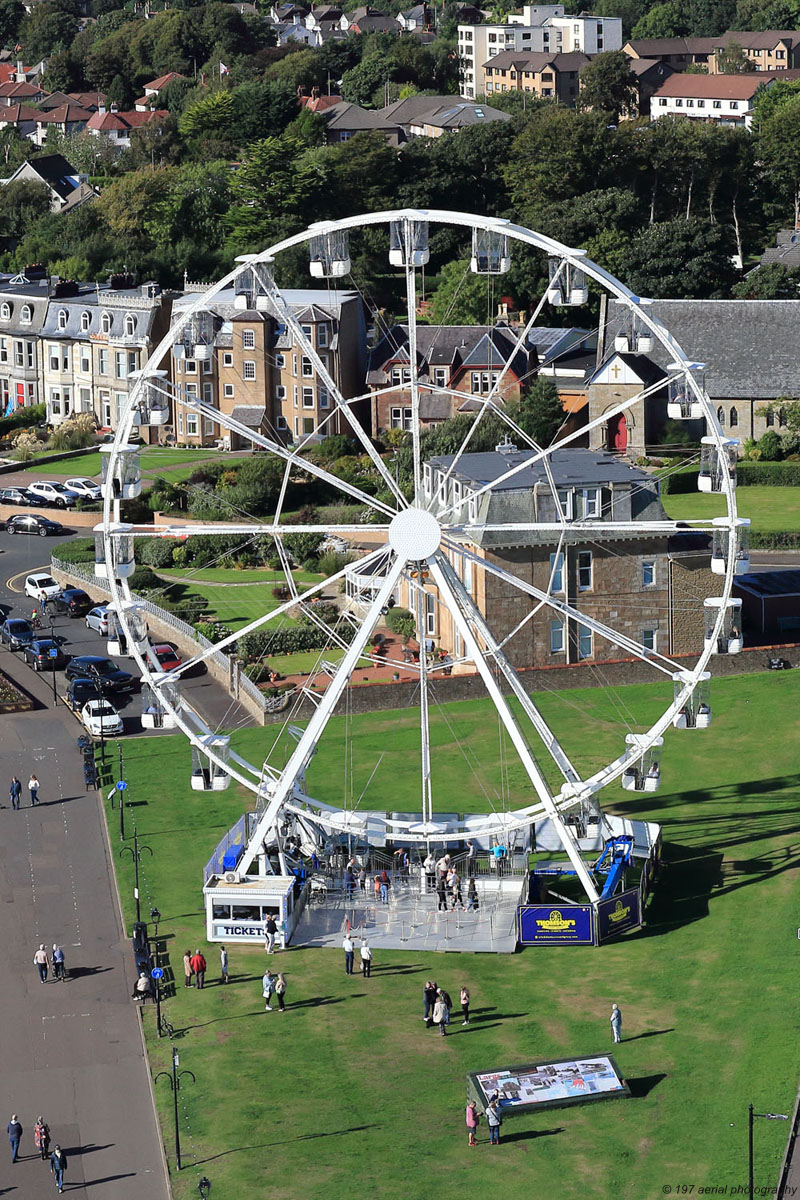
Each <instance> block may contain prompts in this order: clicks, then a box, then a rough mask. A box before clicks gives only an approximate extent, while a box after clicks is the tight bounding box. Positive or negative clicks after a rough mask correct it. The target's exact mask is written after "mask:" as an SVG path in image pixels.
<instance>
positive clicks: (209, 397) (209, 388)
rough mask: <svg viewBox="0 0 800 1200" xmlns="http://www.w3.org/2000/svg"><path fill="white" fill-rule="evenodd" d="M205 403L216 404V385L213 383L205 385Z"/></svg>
mask: <svg viewBox="0 0 800 1200" xmlns="http://www.w3.org/2000/svg"><path fill="white" fill-rule="evenodd" d="M203 403H204V404H213V403H214V385H213V383H204V384H203Z"/></svg>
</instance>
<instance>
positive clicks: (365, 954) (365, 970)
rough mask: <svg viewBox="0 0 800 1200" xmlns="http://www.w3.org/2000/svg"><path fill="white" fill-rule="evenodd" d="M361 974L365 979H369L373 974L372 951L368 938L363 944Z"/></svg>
mask: <svg viewBox="0 0 800 1200" xmlns="http://www.w3.org/2000/svg"><path fill="white" fill-rule="evenodd" d="M361 974H362V975H363V976H364V978H365V979H369V977H370V975H371V974H372V951H371V950H370V948H369V945H368V944H367V939H366V938H364V940H363V942H362V943H361Z"/></svg>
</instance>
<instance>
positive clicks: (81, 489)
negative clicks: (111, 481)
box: [64, 475, 103, 500]
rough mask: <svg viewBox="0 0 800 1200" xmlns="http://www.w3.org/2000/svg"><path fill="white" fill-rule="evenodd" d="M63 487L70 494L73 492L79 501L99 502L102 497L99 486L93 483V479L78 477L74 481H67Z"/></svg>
mask: <svg viewBox="0 0 800 1200" xmlns="http://www.w3.org/2000/svg"><path fill="white" fill-rule="evenodd" d="M64 487H65V488H67V489H68V490H69V491H70V492H74V493H75V495H76V496H78V497H79V499H81V500H99V499H100V498H101V496H102V495H103V491H102V488H101V487H100V484H99V483H95V481H94V480H93V479H87V478H85V476H83V475H78V476H76V477H75V478H74V479H67V480H66V481H65V483H64Z"/></svg>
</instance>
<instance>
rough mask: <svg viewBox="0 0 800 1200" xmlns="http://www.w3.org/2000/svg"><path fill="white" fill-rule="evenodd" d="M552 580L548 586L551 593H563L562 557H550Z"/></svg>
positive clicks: (561, 555) (559, 555) (552, 555)
mask: <svg viewBox="0 0 800 1200" xmlns="http://www.w3.org/2000/svg"><path fill="white" fill-rule="evenodd" d="M549 578H550V579H551V580H552V583H551V585H550V591H551V592H563V590H564V555H563V554H551V555H550V576H549Z"/></svg>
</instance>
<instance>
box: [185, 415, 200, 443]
mask: <svg viewBox="0 0 800 1200" xmlns="http://www.w3.org/2000/svg"><path fill="white" fill-rule="evenodd" d="M197 426H198V422H197V413H187V414H186V435H187V437H197Z"/></svg>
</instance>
